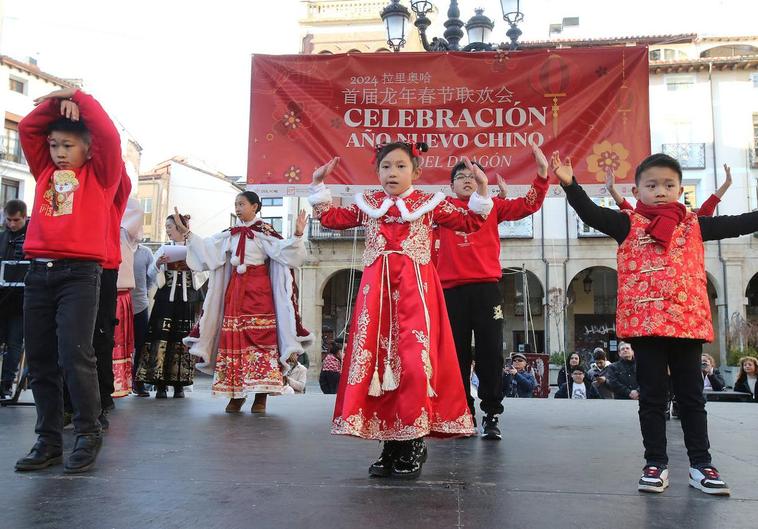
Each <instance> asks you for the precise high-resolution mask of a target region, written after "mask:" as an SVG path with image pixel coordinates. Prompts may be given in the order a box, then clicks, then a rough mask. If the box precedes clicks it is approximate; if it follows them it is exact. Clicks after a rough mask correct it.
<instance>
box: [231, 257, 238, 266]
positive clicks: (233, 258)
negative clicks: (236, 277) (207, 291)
mask: <svg viewBox="0 0 758 529" xmlns="http://www.w3.org/2000/svg"><path fill="white" fill-rule="evenodd" d="M229 262H230V263H231V264H232V266H239V264H240V258H239V256H237V255H232V258H231V259H229Z"/></svg>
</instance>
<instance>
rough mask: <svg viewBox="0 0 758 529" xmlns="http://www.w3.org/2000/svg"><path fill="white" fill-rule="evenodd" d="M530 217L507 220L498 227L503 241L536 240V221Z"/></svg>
mask: <svg viewBox="0 0 758 529" xmlns="http://www.w3.org/2000/svg"><path fill="white" fill-rule="evenodd" d="M532 218H533V217H532V216H531V215H529V216H528V217H525V218H523V219H521V220H506V221H503V222H501V223H500V224H498V225H497V231H498V233H499V234H500V238H501V239H532V238H534V221H533V220H532Z"/></svg>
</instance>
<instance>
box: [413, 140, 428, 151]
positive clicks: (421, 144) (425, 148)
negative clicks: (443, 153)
mask: <svg viewBox="0 0 758 529" xmlns="http://www.w3.org/2000/svg"><path fill="white" fill-rule="evenodd" d="M416 148H417V149H418V150H419V151H421V152H427V151H428V150H429V145H427V144H426V143H424V142H422V141H420V142H418V143H416Z"/></svg>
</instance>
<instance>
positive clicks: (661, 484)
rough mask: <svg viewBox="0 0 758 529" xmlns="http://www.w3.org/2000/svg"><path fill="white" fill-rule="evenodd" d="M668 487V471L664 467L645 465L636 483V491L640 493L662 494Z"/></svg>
mask: <svg viewBox="0 0 758 529" xmlns="http://www.w3.org/2000/svg"><path fill="white" fill-rule="evenodd" d="M668 486H669V471H668V468H666V465H645V468H643V469H642V477H641V478H640V480H639V481H638V482H637V490H639V491H641V492H663V491H664V490H666V487H668Z"/></svg>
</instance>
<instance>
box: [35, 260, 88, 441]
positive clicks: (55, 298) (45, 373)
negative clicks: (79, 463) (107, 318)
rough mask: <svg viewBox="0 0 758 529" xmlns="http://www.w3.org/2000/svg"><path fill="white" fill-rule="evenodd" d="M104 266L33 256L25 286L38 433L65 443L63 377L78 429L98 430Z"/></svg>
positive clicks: (43, 436) (80, 432)
mask: <svg viewBox="0 0 758 529" xmlns="http://www.w3.org/2000/svg"><path fill="white" fill-rule="evenodd" d="M101 271H102V268H101V266H100V265H99V264H97V263H96V262H94V261H77V260H56V261H51V262H48V263H44V262H39V261H32V265H31V267H30V269H29V273H28V274H27V276H26V288H25V291H24V338H25V340H26V357H27V360H28V363H29V377H30V385H31V388H32V393H33V394H34V403H35V405H36V406H37V425H36V427H35V432H37V435H38V436H39V438H40V440H41V441H43V442H45V443H46V444H48V445H49V446H53V447H60V446H62V442H63V439H62V434H63V377H65V380H66V385H67V387H68V390H69V393H70V395H71V403H72V405H73V411H74V416H73V423H74V431H75V432H76V433H77V434H78V435H86V434H96V433H99V432H100V422H99V421H98V416H99V415H100V393H99V391H98V380H97V365H96V360H95V351H94V348H93V347H92V336H93V333H94V331H95V316H96V314H97V306H98V297H99V292H100V273H101Z"/></svg>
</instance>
